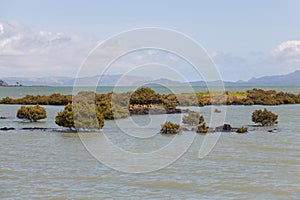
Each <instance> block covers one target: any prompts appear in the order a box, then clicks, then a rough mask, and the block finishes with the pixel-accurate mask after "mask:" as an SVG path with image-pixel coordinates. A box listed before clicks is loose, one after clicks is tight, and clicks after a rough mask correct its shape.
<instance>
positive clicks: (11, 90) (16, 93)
mask: <svg viewBox="0 0 300 200" xmlns="http://www.w3.org/2000/svg"><path fill="white" fill-rule="evenodd" d="M152 88H153V89H154V90H155V91H156V92H158V93H161V94H169V93H171V92H170V91H175V92H176V93H185V92H186V91H187V87H168V88H166V87H161V86H157V87H152ZM252 88H253V87H248V86H242V87H236V86H232V87H226V88H225V90H227V91H238V92H243V91H247V90H250V89H252ZM259 88H262V89H264V90H277V91H284V92H289V93H297V94H299V93H300V87H297V86H295V87H278V86H277V87H268V86H265V87H259ZM135 89H136V88H135V87H118V88H114V87H106V86H104V87H97V89H96V92H97V93H98V94H100V93H108V92H112V91H117V92H128V91H133V90H135ZM193 89H194V90H195V92H206V91H207V88H206V87H193ZM77 90H78V88H77ZM77 90H76V91H77ZM80 90H92V91H94V88H92V87H82V88H80ZM72 92H73V87H70V86H66V87H0V98H4V97H12V98H18V97H23V96H25V95H27V94H30V95H50V94H53V93H61V94H72Z"/></svg>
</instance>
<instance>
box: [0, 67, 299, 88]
mask: <svg viewBox="0 0 300 200" xmlns="http://www.w3.org/2000/svg"><path fill="white" fill-rule="evenodd" d="M0 80H1V81H3V82H5V83H7V84H9V85H14V84H15V83H16V82H18V83H21V84H22V85H24V86H73V85H74V83H75V81H76V83H77V85H82V86H93V85H95V83H98V84H97V85H102V86H116V85H118V86H139V85H148V86H151V85H165V86H188V85H191V86H206V82H205V81H191V82H179V81H174V80H169V79H165V78H160V79H155V80H154V79H153V78H150V77H138V76H123V75H120V74H113V75H112V74H111V75H103V76H101V77H100V76H97V75H96V76H91V77H80V78H77V79H76V78H72V77H67V76H49V77H28V78H26V77H6V78H2V79H0ZM99 80H100V81H99ZM120 80H121V81H120ZM209 83H210V85H220V81H211V82H209ZM223 83H224V85H225V86H300V70H296V71H294V72H292V73H288V74H284V75H273V76H262V77H258V78H255V77H253V78H251V79H249V80H248V81H242V80H238V81H235V82H231V81H223Z"/></svg>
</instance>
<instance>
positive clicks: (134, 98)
mask: <svg viewBox="0 0 300 200" xmlns="http://www.w3.org/2000/svg"><path fill="white" fill-rule="evenodd" d="M161 103H163V99H162V96H161V95H160V94H157V93H156V92H155V91H154V90H152V89H150V88H146V87H141V88H139V89H137V90H136V91H134V92H133V93H132V94H131V97H130V104H132V105H133V104H139V105H149V104H161Z"/></svg>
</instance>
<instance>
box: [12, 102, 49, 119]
mask: <svg viewBox="0 0 300 200" xmlns="http://www.w3.org/2000/svg"><path fill="white" fill-rule="evenodd" d="M17 118H19V119H27V120H29V121H34V122H36V121H38V120H40V119H45V118H47V112H46V109H45V108H44V107H41V106H39V105H35V106H21V108H20V109H19V110H18V112H17Z"/></svg>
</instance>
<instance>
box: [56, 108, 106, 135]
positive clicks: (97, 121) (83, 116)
mask: <svg viewBox="0 0 300 200" xmlns="http://www.w3.org/2000/svg"><path fill="white" fill-rule="evenodd" d="M55 123H56V124H57V125H59V126H63V127H68V128H75V129H77V130H78V129H81V128H82V129H98V128H102V127H103V126H104V117H103V115H102V114H101V113H100V112H99V110H98V109H97V108H96V106H95V105H94V104H88V103H74V104H73V105H72V104H68V105H67V106H65V108H64V110H63V111H61V112H59V113H58V114H57V116H56V117H55Z"/></svg>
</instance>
